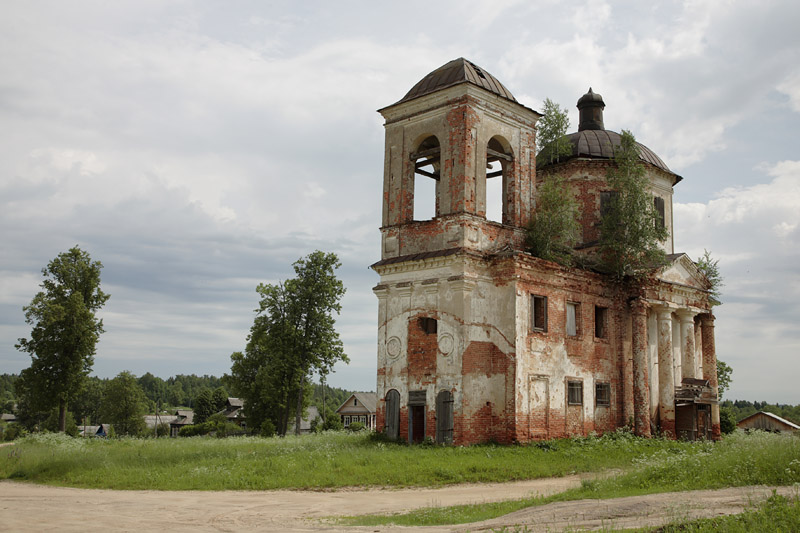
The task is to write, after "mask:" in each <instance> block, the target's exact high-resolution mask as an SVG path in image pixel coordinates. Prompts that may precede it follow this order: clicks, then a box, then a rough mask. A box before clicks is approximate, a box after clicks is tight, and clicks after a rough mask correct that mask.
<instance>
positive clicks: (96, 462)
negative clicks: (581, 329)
mask: <svg viewBox="0 0 800 533" xmlns="http://www.w3.org/2000/svg"><path fill="white" fill-rule="evenodd" d="M691 447H692V446H691V445H690V444H687V443H680V442H674V441H662V440H657V439H652V440H645V439H636V438H633V437H631V436H630V435H628V434H626V433H614V434H611V435H606V436H603V437H601V438H587V439H565V440H559V441H549V442H543V443H538V444H533V445H529V446H497V445H481V446H470V447H452V446H408V445H403V444H396V443H391V442H383V441H381V440H380V439H379V438H377V437H375V436H372V435H370V434H367V433H365V432H364V433H356V434H353V433H326V434H321V435H304V436H301V437H285V438H271V439H263V438H256V437H241V438H230V439H215V438H207V437H192V438H179V439H167V438H163V439H119V440H114V439H109V440H104V439H72V438H69V437H65V436H63V435H57V434H34V435H31V436H28V437H26V438H24V439H22V440H20V441H19V442H18V443H17V445H16V446H12V447H10V448H13V450H11V449H9V448H4V449H3V450H2V451H0V479H17V480H26V481H33V482H37V483H45V484H50V485H61V486H72V487H85V488H110V489H151V490H266V489H312V490H313V489H329V488H336V487H346V486H391V487H411V486H425V487H431V486H441V485H447V484H454V483H466V482H472V483H481V482H503V481H515V480H523V479H535V478H543V477H558V476H564V475H568V474H573V473H578V472H596V471H601V470H605V469H610V468H628V467H630V466H631V465H632V464H634V463H635V462H637V461H642V460H644V459H646V458H648V457H653V456H657V455H659V454H664V453H667V454H678V453H681V452H682V451H683V450H688V449H691Z"/></svg>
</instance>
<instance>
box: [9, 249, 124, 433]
mask: <svg viewBox="0 0 800 533" xmlns="http://www.w3.org/2000/svg"><path fill="white" fill-rule="evenodd" d="M102 268H103V265H102V263H100V262H99V261H92V259H91V257H89V254H88V253H87V252H85V251H83V250H81V249H80V248H79V247H77V246H75V247H73V248H71V249H69V250H68V251H66V252H63V253H61V254H59V255H58V256H57V257H56V258H55V259H53V260H52V261H50V262H49V263H48V264H47V266H46V267H45V268H44V269H42V275H43V276H44V278H45V279H44V281H42V283H41V285H40V287H41V288H42V290H41V291H40V292H38V293H37V294H36V296H34V298H33V300H31V303H30V305H28V306H26V307H25V308H24V311H25V322H26V323H28V324H29V325H31V326H32V328H31V336H30V338H29V339H19V343H18V344H17V345H16V347H17V349H18V350H20V351H23V352H27V353H29V354H30V356H31V359H32V360H31V366H30V367H28V368H26V369H25V370H23V371H22V372H21V377H20V379H21V381H23V382H24V388H25V389H26V390H27V391H28V392H29V393H30V394H31V395H32V397H35V398H36V402H38V403H41V404H42V406H44V407H48V408H49V407H56V406H57V407H58V411H59V423H58V429H59V431H62V432H63V431H64V430H65V428H66V421H67V419H66V416H67V406H68V404H69V403H70V402H71V401H72V400H73V399H74V398H75V396H76V395H77V394H78V393H79V392H80V390H81V388H82V387H83V385H84V381H85V379H86V376H87V375H88V374H89V371H90V370H91V368H92V364H93V363H94V354H95V347H96V345H97V341H98V339H99V338H100V334H101V333H103V321H102V320H101V319H98V318H97V317H96V316H95V313H96V312H97V311H99V310H100V309H101V308H102V307H103V305H104V304H105V303H106V301H107V300H108V298H109V295H107V294H106V293H104V292H103V291H102V290H100V269H102Z"/></svg>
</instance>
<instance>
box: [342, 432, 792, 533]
mask: <svg viewBox="0 0 800 533" xmlns="http://www.w3.org/2000/svg"><path fill="white" fill-rule="evenodd" d="M596 440H597V441H598V444H602V439H596ZM630 441H631V442H630V445H631V446H633V447H636V446H639V445H641V443H642V442H649V443H653V444H657V445H661V446H662V447H660V448H659V449H658V450H656V451H655V452H654V453H651V454H642V455H640V456H638V457H636V458H634V459H633V460H632V464H633V468H631V469H629V470H628V471H626V472H624V473H622V474H620V475H618V476H614V477H608V478H605V479H596V480H586V481H583V483H582V484H581V487H580V488H576V489H571V490H567V491H565V492H562V493H560V494H555V495H553V496H549V497H546V498H542V497H535V498H524V499H519V500H510V501H504V502H495V503H485V504H474V505H458V506H452V507H431V508H426V509H420V510H416V511H412V512H409V513H403V514H397V515H369V516H360V517H351V518H347V519H344V520H343V521H342V522H343V523H348V524H352V525H365V526H366V525H385V524H396V525H404V526H423V525H446V524H462V523H468V522H477V521H480V520H488V519H491V518H496V517H498V516H502V515H504V514H508V513H511V512H514V511H518V510H520V509H524V508H526V507H531V506H534V505H543V504H546V503H551V502H556V501H572V500H580V499H585V498H594V499H607V498H619V497H623V496H634V495H640V494H652V493H658V492H675V491H684V490H700V489H715V488H723V487H738V486H746V485H792V484H795V483H800V438H798V437H797V436H792V435H785V434H783V435H776V434H771V433H764V432H760V431H759V432H754V433H752V434H745V433H743V432H735V433H734V434H732V435H729V436H727V437H726V438H725V439H724V440H722V441H721V442H717V443H714V442H705V441H704V442H695V443H682V444H683V445H680V446H670V445H669V441H662V440H650V441H648V440H644V439H633V438H632V439H630ZM589 446H593V445H592V444H590V445H589Z"/></svg>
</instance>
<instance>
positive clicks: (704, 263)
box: [695, 249, 725, 306]
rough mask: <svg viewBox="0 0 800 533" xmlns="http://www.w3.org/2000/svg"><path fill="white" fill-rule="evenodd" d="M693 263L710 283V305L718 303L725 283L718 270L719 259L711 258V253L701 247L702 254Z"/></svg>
mask: <svg viewBox="0 0 800 533" xmlns="http://www.w3.org/2000/svg"><path fill="white" fill-rule="evenodd" d="M695 264H696V265H697V268H698V269H699V270H700V272H702V273H703V275H704V276H705V277H706V279H707V280H708V282H709V283H710V284H711V288H710V289H709V291H708V292H709V294H710V296H711V305H712V306H714V305H719V304H720V298H721V297H722V292H721V290H722V287H723V286H724V285H725V283H723V281H722V273H720V271H719V259H713V258H712V257H711V253H710V252H709V251H708V250H705V249H703V255H702V256H701V257H700V259H698V260H697V261H696V262H695Z"/></svg>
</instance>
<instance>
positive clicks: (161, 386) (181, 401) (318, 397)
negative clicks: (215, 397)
mask: <svg viewBox="0 0 800 533" xmlns="http://www.w3.org/2000/svg"><path fill="white" fill-rule="evenodd" d="M18 377H19V376H18V375H17V374H0V412H4V413H6V412H8V413H10V412H11V410H12V409H13V406H14V403H15V402H16V400H17V392H16V390H15V389H14V382H15V381H16V380H17V378H18ZM108 381H109V380H108V379H107V378H98V377H90V378H89V379H88V382H87V386H86V388H85V391H84V394H83V395H82V396H83V397H82V398H79V399H78V401H76V402H75V404H76V405H75V406H73V407H74V408H76V410H78V411H81V409H77V408H79V407H84V409H83V410H86V411H94V409H92V407H91V404H92V403H96V402H97V401H98V393H97V392H96V391H99V390H102V386H103V385H104V384H105V383H107V382H108ZM136 381H137V382H138V383H139V386H140V387H141V388H142V391H143V392H144V394H145V397H146V398H147V400H148V401H149V404H150V405H149V409H148V410H149V411H150V412H153V411H155V409H156V408H157V407H160V408H161V409H171V408H177V407H189V408H192V407H194V403H195V401H196V400H197V397H198V396H200V394H201V393H202V392H203V391H204V390H209V391H213V390H216V389H217V388H219V387H222V388H224V389H225V390H226V392H228V393H229V388H228V387H226V386H225V382H224V379H223V378H218V377H216V376H209V375H203V376H196V375H194V374H188V375H187V374H178V375H177V376H172V377H169V378H167V379H162V378H160V377H158V376H154V375H153V374H151V373H150V372H147V373H146V374H144V375H142V376H141V377H139V378H137V380H136ZM324 391H325V395H324V396H325V407H326V410H328V411H330V410H335V409H336V408H337V407H339V406H340V405H341V404H342V403H344V402H345V400H347V398H349V397H350V395H351V394H352V391H348V390H345V389H340V388H338V387H331V386H328V385H325V388H324ZM309 403H310V405H315V406H317V407H318V408H319V410H320V412H322V404H323V386H322V385H319V384H313V385H312V393H311V398H310V401H309ZM84 404H88V405H84Z"/></svg>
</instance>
